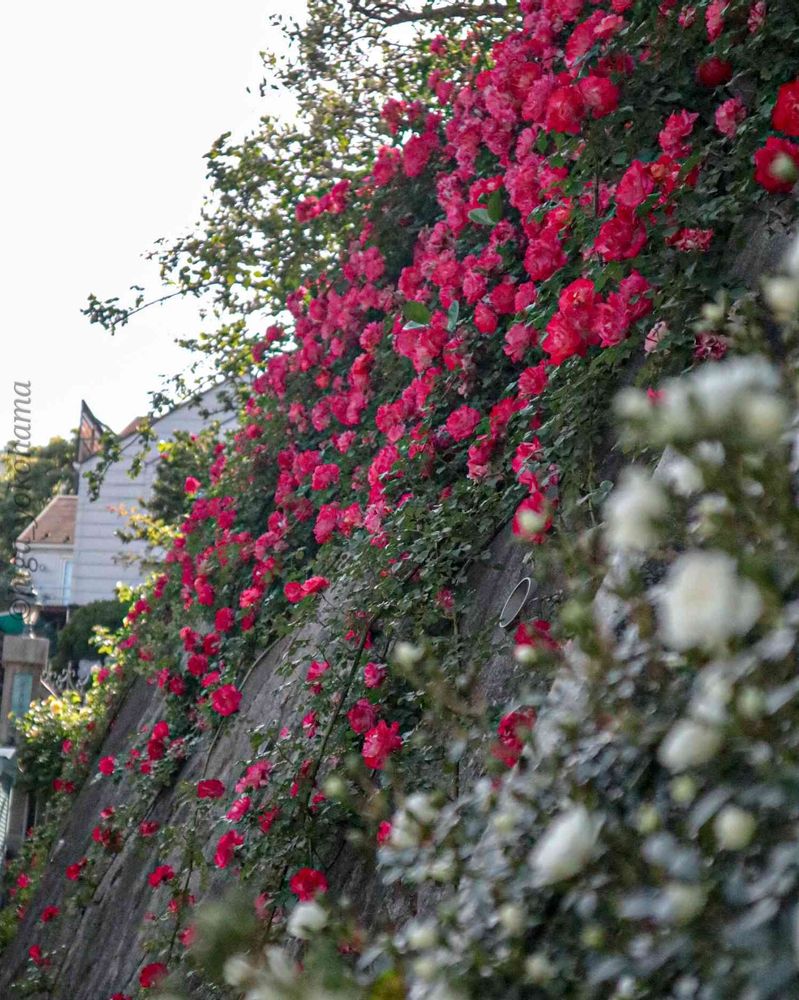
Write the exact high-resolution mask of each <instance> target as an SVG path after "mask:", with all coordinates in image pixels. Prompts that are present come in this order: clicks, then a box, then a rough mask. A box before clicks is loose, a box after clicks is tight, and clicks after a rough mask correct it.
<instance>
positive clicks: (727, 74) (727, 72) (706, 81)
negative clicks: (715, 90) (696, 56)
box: [696, 56, 732, 87]
mask: <svg viewBox="0 0 799 1000" xmlns="http://www.w3.org/2000/svg"><path fill="white" fill-rule="evenodd" d="M696 78H697V79H698V80H699V82H700V83H701V84H702V86H703V87H720V86H721V85H722V84H724V83H727V82H728V81H729V80H731V79H732V63H730V62H728V61H727V60H726V59H719V57H718V56H711V57H710V59H705V61H704V62H702V63H700V64H699V68H698V69H697V71H696Z"/></svg>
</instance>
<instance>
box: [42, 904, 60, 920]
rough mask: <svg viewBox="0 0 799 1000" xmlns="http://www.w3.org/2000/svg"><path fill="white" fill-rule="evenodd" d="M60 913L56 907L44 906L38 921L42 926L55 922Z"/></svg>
mask: <svg viewBox="0 0 799 1000" xmlns="http://www.w3.org/2000/svg"><path fill="white" fill-rule="evenodd" d="M60 912H61V910H59V908H58V907H57V906H45V908H44V909H43V910H42V915H41V917H40V919H41V921H42V923H43V924H49V923H50V921H51V920H55V918H56V917H57V916H58V914H59V913H60Z"/></svg>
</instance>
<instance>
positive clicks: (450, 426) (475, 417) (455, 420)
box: [447, 406, 480, 441]
mask: <svg viewBox="0 0 799 1000" xmlns="http://www.w3.org/2000/svg"><path fill="white" fill-rule="evenodd" d="M479 423H480V414H479V413H478V411H477V410H475V409H473V408H472V407H471V406H460V407H458V409H457V410H454V411H453V412H452V413H450V415H449V416H448V417H447V430H448V431H449V433H450V434H451V435H452V437H453V438H454V439H455V440H456V441H463V440H465V439H466V438H467V437H470V436H471V434H473V433H474V429H475V427H477V425H478V424H479Z"/></svg>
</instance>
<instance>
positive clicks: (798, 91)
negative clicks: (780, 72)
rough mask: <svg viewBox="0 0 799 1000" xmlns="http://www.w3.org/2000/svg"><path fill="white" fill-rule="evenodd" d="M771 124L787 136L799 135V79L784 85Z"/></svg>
mask: <svg viewBox="0 0 799 1000" xmlns="http://www.w3.org/2000/svg"><path fill="white" fill-rule="evenodd" d="M771 124H772V125H773V126H774V128H775V129H777V130H778V131H780V132H785V133H786V134H787V135H799V79H797V80H794V81H793V83H784V84H783V85H782V86H781V87H780V89H779V91H778V92H777V103H776V104H775V105H774V111H773V112H772V114H771Z"/></svg>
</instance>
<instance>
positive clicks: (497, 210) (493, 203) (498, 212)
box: [486, 188, 502, 223]
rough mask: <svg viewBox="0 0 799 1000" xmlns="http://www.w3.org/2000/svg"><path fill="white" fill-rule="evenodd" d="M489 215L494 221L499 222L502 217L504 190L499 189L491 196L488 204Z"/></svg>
mask: <svg viewBox="0 0 799 1000" xmlns="http://www.w3.org/2000/svg"><path fill="white" fill-rule="evenodd" d="M486 211H487V212H488V217H489V219H491V221H492V222H494V223H497V222H499V220H500V219H501V218H502V190H501V189H499V188H498V189H497V190H496V191H493V192H492V193H491V197H490V198H489V199H488V203H487V204H486Z"/></svg>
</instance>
